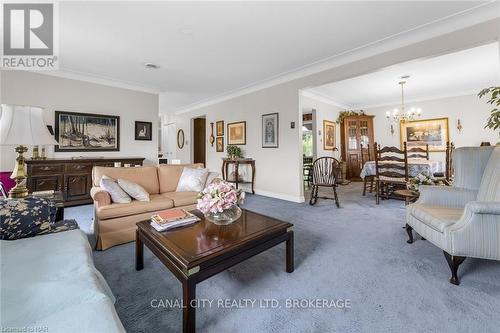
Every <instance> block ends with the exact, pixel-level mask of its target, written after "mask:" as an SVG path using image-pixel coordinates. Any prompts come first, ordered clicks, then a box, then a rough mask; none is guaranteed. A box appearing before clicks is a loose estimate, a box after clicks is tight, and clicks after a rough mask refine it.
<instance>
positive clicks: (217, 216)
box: [205, 205, 241, 225]
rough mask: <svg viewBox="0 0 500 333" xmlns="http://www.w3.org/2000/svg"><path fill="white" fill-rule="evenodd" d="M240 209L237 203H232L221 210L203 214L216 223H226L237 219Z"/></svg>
mask: <svg viewBox="0 0 500 333" xmlns="http://www.w3.org/2000/svg"><path fill="white" fill-rule="evenodd" d="M240 216H241V209H240V207H238V205H232V206H231V208H228V209H225V210H224V211H222V212H217V213H208V214H205V218H206V219H207V220H209V221H210V222H212V223H213V224H216V225H228V224H231V223H233V222H234V221H236V220H237V219H239V218H240Z"/></svg>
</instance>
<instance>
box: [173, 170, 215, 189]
mask: <svg viewBox="0 0 500 333" xmlns="http://www.w3.org/2000/svg"><path fill="white" fill-rule="evenodd" d="M207 177H208V169H202V168H198V169H195V168H187V167H185V168H184V170H182V175H181V178H180V179H179V183H178V184H177V189H176V191H177V192H201V191H203V188H204V187H205V183H206V181H207Z"/></svg>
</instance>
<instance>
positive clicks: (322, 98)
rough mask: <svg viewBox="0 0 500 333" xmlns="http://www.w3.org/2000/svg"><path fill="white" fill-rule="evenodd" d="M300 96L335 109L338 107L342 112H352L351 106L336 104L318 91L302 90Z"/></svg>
mask: <svg viewBox="0 0 500 333" xmlns="http://www.w3.org/2000/svg"><path fill="white" fill-rule="evenodd" d="M302 96H304V97H306V98H310V99H314V100H316V101H319V102H322V103H325V104H328V105H331V106H335V107H338V108H341V109H344V110H352V109H353V107H352V106H348V105H347V104H342V103H339V102H336V101H335V100H333V99H332V98H331V97H330V96H327V95H325V94H322V93H320V92H318V91H315V90H314V89H310V90H302Z"/></svg>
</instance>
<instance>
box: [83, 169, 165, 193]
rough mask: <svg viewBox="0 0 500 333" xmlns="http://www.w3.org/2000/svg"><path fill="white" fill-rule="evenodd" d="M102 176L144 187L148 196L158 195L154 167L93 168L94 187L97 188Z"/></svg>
mask: <svg viewBox="0 0 500 333" xmlns="http://www.w3.org/2000/svg"><path fill="white" fill-rule="evenodd" d="M103 175H106V176H108V177H111V178H114V179H118V178H121V179H125V180H129V181H132V182H134V183H136V184H139V185H141V186H142V187H144V189H145V190H146V191H148V193H149V194H158V193H159V191H160V185H159V184H158V172H157V170H156V166H144V167H135V168H113V167H99V166H97V167H94V169H93V170H92V181H93V184H94V186H99V182H100V181H101V178H102V176H103Z"/></svg>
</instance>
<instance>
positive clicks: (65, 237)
mask: <svg viewBox="0 0 500 333" xmlns="http://www.w3.org/2000/svg"><path fill="white" fill-rule="evenodd" d="M0 259H1V276H0V279H1V280H0V285H1V290H0V292H1V304H0V327H1V329H2V331H6V332H7V331H9V332H10V331H12V332H14V330H15V329H28V330H27V331H26V332H31V331H32V330H33V329H38V332H44V331H46V332H65V333H66V332H89V333H97V332H107V333H111V332H125V330H124V328H123V326H122V324H121V322H120V319H119V318H118V315H117V313H116V311H115V308H114V301H115V299H114V296H113V294H112V293H111V290H110V288H109V286H108V285H107V283H106V281H105V280H104V278H103V277H102V276H101V274H100V273H99V271H97V269H96V268H95V267H94V264H93V260H92V249H91V247H90V245H89V242H88V240H87V237H86V235H85V234H84V233H83V232H82V231H81V230H71V231H65V232H59V233H54V234H48V235H43V236H37V237H31V238H24V239H19V240H1V241H0ZM13 329H14V330H13ZM30 329H32V330H30ZM20 332H21V331H20ZM23 332H24V331H23ZM33 332H35V331H34V330H33Z"/></svg>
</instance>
